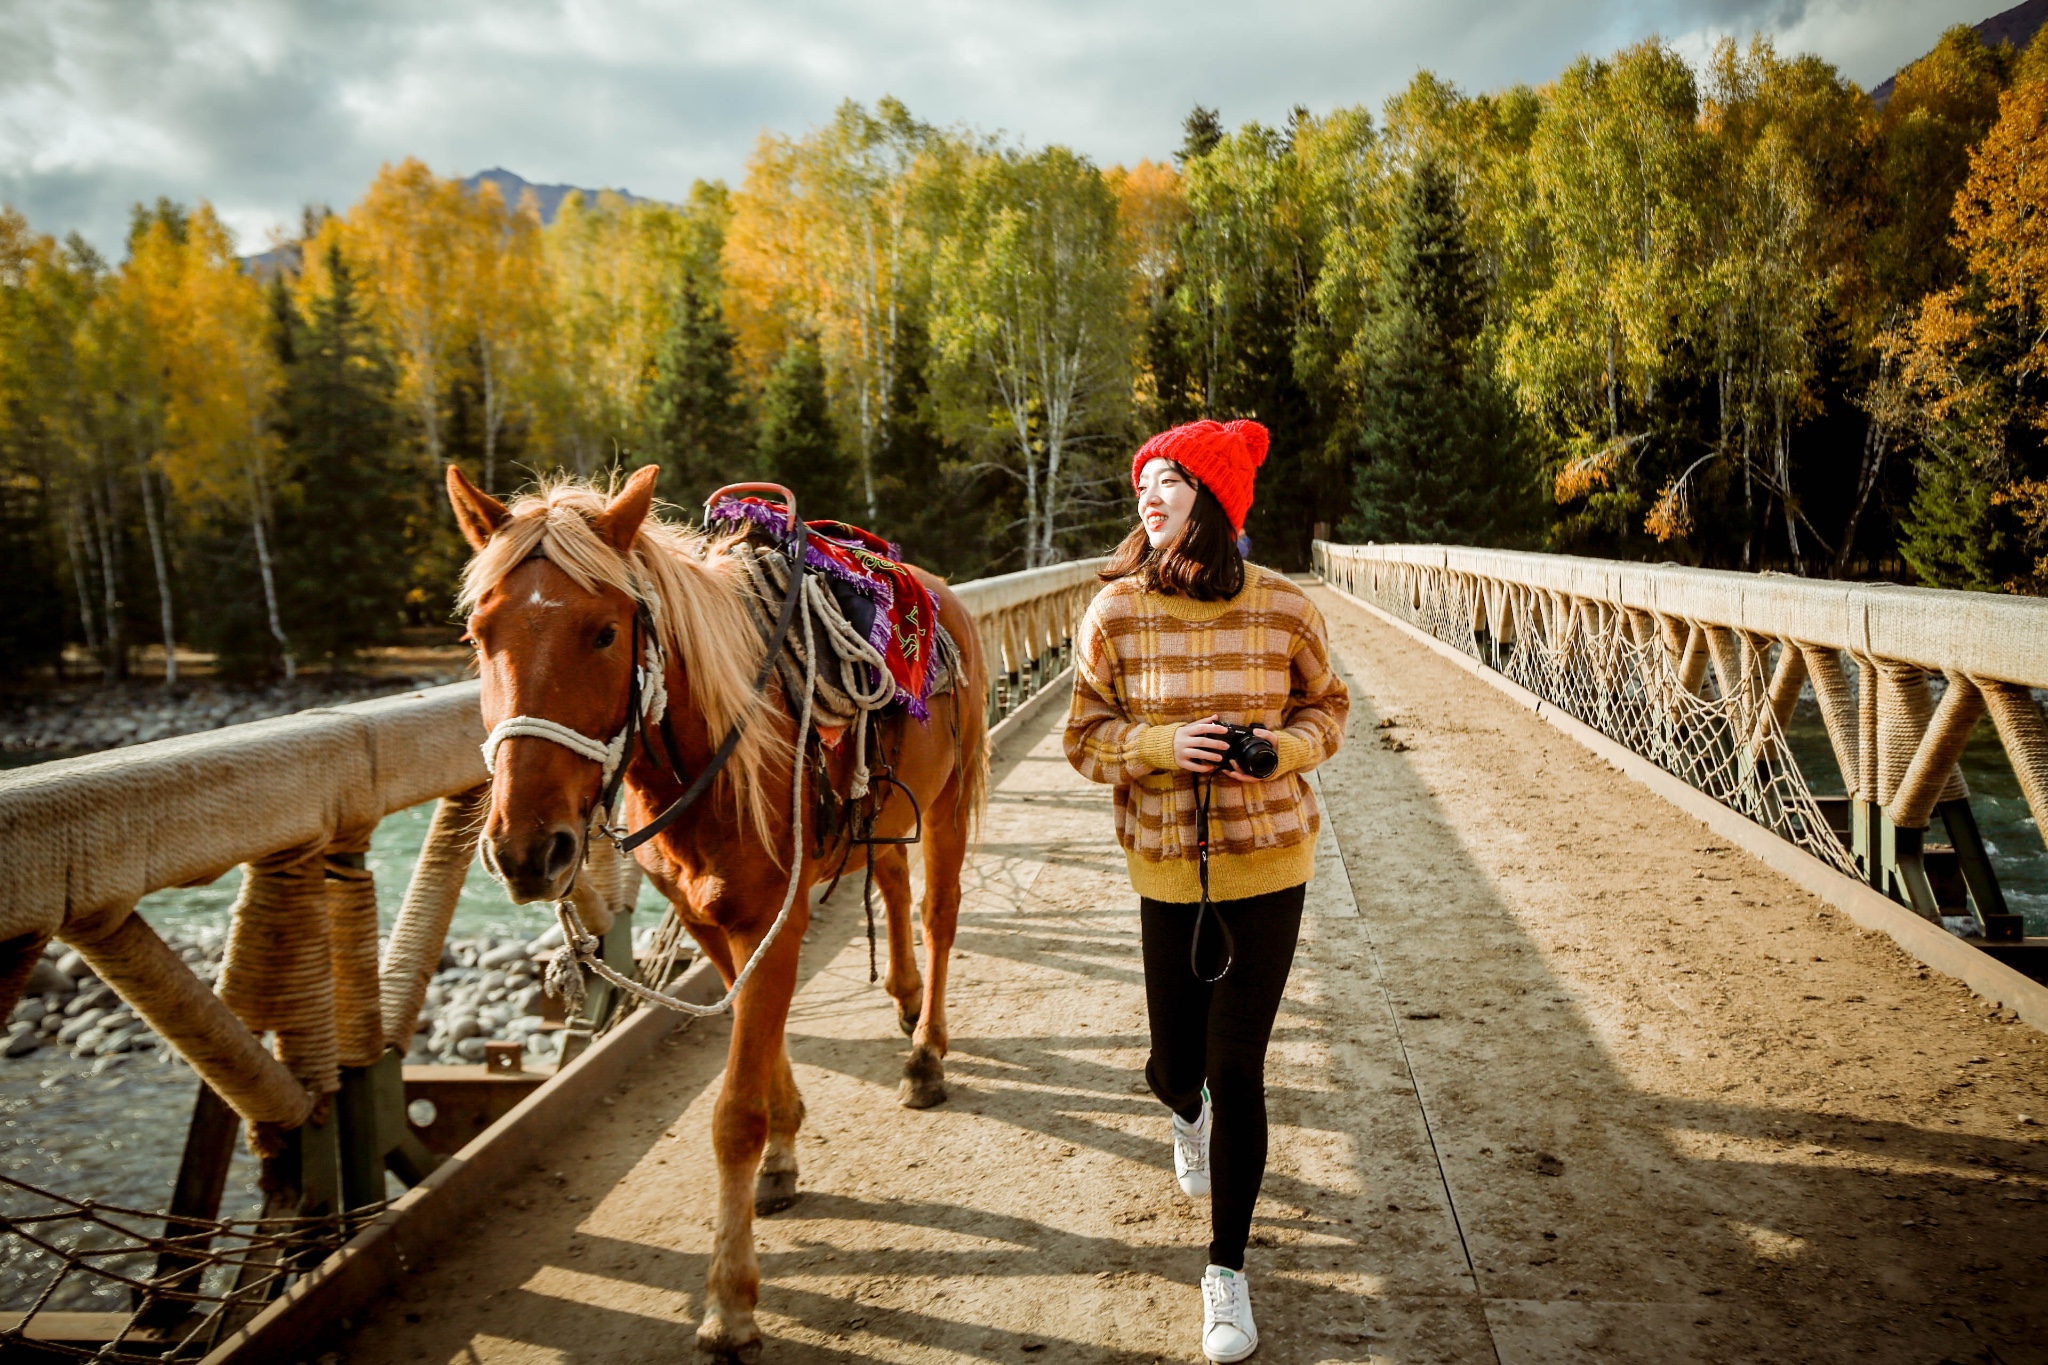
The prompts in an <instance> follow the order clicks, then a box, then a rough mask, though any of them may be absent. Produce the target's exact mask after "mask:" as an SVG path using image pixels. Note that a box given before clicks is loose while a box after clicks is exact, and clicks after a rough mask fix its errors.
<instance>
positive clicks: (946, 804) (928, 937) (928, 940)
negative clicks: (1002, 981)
mask: <svg viewBox="0 0 2048 1365" xmlns="http://www.w3.org/2000/svg"><path fill="white" fill-rule="evenodd" d="M959 788H960V778H959V776H958V775H957V774H956V775H955V776H954V778H953V780H952V781H950V782H948V783H947V784H946V788H945V790H944V791H942V792H940V793H939V796H938V799H937V800H935V801H933V802H932V803H931V806H930V809H931V811H932V812H933V814H934V816H936V818H929V819H927V820H926V821H925V825H924V952H925V964H924V1008H923V1010H922V1011H921V1017H920V1018H919V1020H918V1024H917V1031H916V1032H915V1033H913V1034H911V1035H910V1044H911V1046H910V1060H909V1061H908V1062H906V1063H904V1066H903V1084H902V1086H901V1087H899V1088H898V1091H897V1097H898V1098H899V1099H900V1100H902V1102H903V1103H904V1105H905V1106H906V1107H908V1108H911V1109H929V1108H931V1107H932V1106H933V1105H935V1104H937V1103H939V1102H940V1101H941V1100H943V1099H945V1098H946V1061H945V1058H946V1047H947V1041H948V1040H947V1037H946V971H947V968H948V967H949V966H950V965H951V963H952V957H953V935H954V933H955V931H956V930H957V929H958V928H959V926H960V869H961V865H962V864H963V863H965V862H966V860H967V826H966V823H965V820H964V812H962V811H960V809H959V804H960V803H959V799H958V798H959Z"/></svg>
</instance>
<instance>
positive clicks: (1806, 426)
mask: <svg viewBox="0 0 2048 1365" xmlns="http://www.w3.org/2000/svg"><path fill="white" fill-rule="evenodd" d="M2044 154H2048V43H2044V41H2043V40H2041V39H2037V40H2036V41H2035V42H2034V43H2033V44H2032V45H2031V46H2029V47H2028V48H2027V49H2026V50H2024V51H2019V52H2016V51H2014V50H2012V49H2011V48H2009V47H1987V46H1985V45H1984V44H1983V43H1982V42H1981V41H1980V40H1979V39H1978V38H1977V37H1976V35H1975V34H1974V33H1973V32H1972V31H1971V30H1969V29H1967V28H1956V29H1953V30H1951V31H1950V32H1949V33H1948V34H1946V35H1945V36H1944V37H1943V38H1942V40H1941V42H1940V43H1939V45H1938V46H1937V47H1936V48H1935V49H1934V50H1933V51H1932V52H1931V53H1929V54H1928V55H1927V56H1926V57H1924V58H1922V59H1921V60H1920V61H1919V62H1917V63H1916V64H1914V65H1913V66H1911V67H1909V68H1907V69H1906V70H1905V71H1903V72H1901V73H1900V74H1899V75H1898V77H1897V79H1896V82H1895V85H1894V88H1893V90H1892V91H1891V93H1890V95H1889V98H1888V99H1887V100H1885V101H1884V102H1883V103H1882V105H1880V104H1878V103H1876V102H1874V101H1873V100H1872V98H1871V97H1870V96H1869V95H1868V94H1866V93H1865V92H1864V91H1862V90H1861V89H1859V88H1858V87H1857V86H1856V85H1854V84H1853V83H1851V82H1849V81H1848V80H1847V79H1845V78H1844V77H1843V76H1842V75H1841V74H1840V73H1839V72H1838V71H1836V70H1835V69H1834V68H1833V67H1831V66H1829V65H1828V64H1826V63H1825V62H1823V61H1821V60H1819V59H1818V58H1814V57H1807V56H1794V55H1788V54H1783V53H1779V52H1777V51H1775V50H1774V49H1773V48H1772V47H1771V46H1770V45H1769V43H1768V42H1766V41H1764V40H1761V39H1759V40H1754V41H1752V42H1750V43H1747V44H1735V43H1728V44H1724V45H1723V46H1721V47H1720V48H1719V49H1718V50H1716V51H1715V52H1713V53H1712V55H1711V57H1710V58H1709V59H1707V60H1705V61H1704V62H1702V63H1700V64H1698V65H1694V64H1690V63H1688V62H1687V61H1686V60H1684V59H1683V58H1681V56H1679V55H1678V54H1677V53H1676V52H1674V51H1673V50H1672V49H1671V48H1669V47H1668V46H1666V45H1663V44H1660V43H1658V42H1655V41H1651V42H1647V43H1644V44H1641V45H1639V46H1636V47H1631V48H1628V49H1626V50H1624V51H1621V52H1618V53H1615V54H1613V55H1612V56H1609V57H1606V58H1599V59H1595V58H1583V59H1581V60H1579V61H1577V62H1576V63H1574V64H1573V65H1572V66H1571V67H1570V68H1569V69H1567V70H1566V71H1564V72H1563V73H1561V74H1560V75H1559V76H1558V77H1557V79H1556V80H1555V81H1553V82H1551V83H1549V84H1547V85H1544V86H1542V87H1540V88H1533V89H1532V88H1527V87H1517V88H1513V89H1508V90H1504V91H1499V92H1495V93H1490V94H1469V93H1464V92H1461V91H1459V90H1457V89H1454V88H1453V87H1451V86H1450V85H1448V84H1446V83H1444V82H1443V81H1441V80H1439V79H1437V78H1435V77H1433V76H1431V75H1430V74H1428V73H1423V74H1420V75H1418V76H1417V77H1416V78H1415V79H1414V81H1413V82H1412V83H1411V84H1410V85H1409V86H1408V87H1407V88H1406V89H1405V90H1403V91H1402V92H1401V93H1399V94H1398V95H1396V96H1394V97H1393V98H1391V99H1389V100H1388V101H1387V102H1386V103H1385V105H1384V106H1383V107H1382V108H1380V109H1377V110H1370V109H1366V108H1363V107H1356V108H1347V109H1337V110H1334V111H1330V112H1327V113H1316V112H1312V111H1310V110H1308V109H1296V110H1295V111H1294V113H1293V115H1292V116H1291V117H1290V118H1289V119H1287V120H1286V122H1285V124H1284V126H1280V127H1267V126H1263V125H1261V124H1257V123H1250V124H1245V125H1244V126H1242V127H1239V128H1237V129H1235V130H1234V131H1232V130H1230V129H1229V128H1228V127H1226V126H1225V124H1224V123H1223V122H1222V121H1221V120H1220V119H1219V117H1218V116H1217V115H1216V114H1215V113H1214V112H1212V111H1210V110H1208V109H1204V108H1197V109H1196V110H1194V111H1193V112H1192V113H1191V114H1190V115H1189V116H1188V118H1187V120H1186V123H1185V136H1184V140H1183V142H1182V144H1181V146H1180V147H1178V148H1177V149H1172V148H1162V149H1161V154H1160V157H1159V159H1158V160H1148V161H1142V162H1139V163H1138V164H1137V165H1134V166H1129V167H1123V166H1114V167H1108V168H1104V167H1100V166H1097V165H1095V164H1093V163H1092V162H1090V161H1089V160H1088V159H1087V158H1086V157H1084V156H1081V155H1079V154H1077V153H1075V152H1073V151H1071V150H1069V149H1067V148H1064V147H1059V146H1047V147H1033V146H1027V145H1021V144H1018V143H1015V142H1012V141H1006V140H1000V139H995V138H991V137H988V136H985V135H982V134H980V133H977V132H975V131H973V130H969V129H964V128H958V127H945V126H938V125H935V124H931V123H927V122H924V121H922V120H921V119H920V118H919V117H917V116H916V115H915V114H913V112H912V111H910V110H908V109H906V108H904V107H903V106H901V105H900V104H898V103H896V102H894V101H892V100H883V101H880V102H879V103H877V104H876V105H874V106H873V107H871V108H870V107H863V106H861V105H858V104H854V103H850V102H849V103H848V104H846V105H844V106H842V107H841V109H840V110H839V112H838V114H837V115H836V116H835V117H834V118H833V119H832V120H831V121H830V122H829V123H828V124H826V125H825V126H823V127H820V128H817V129H815V130H812V131H810V132H807V133H804V134H801V135H784V134H779V133H768V134H764V135H763V136H762V137H761V139H760V141H759V143H758V145H757V147H756V150H755V153H754V155H753V157H752V159H751V161H750V162H749V164H748V166H747V169H746V173H745V175H744V177H743V178H742V180H741V181H740V183H739V184H738V185H737V186H733V187H728V186H726V185H723V184H719V183H704V182H700V183H699V184H697V185H696V186H695V187H694V188H693V189H692V190H691V191H690V193H689V194H688V196H687V197H686V198H685V199H684V200H682V201H681V202H676V203H665V202H655V201H650V200H641V199H629V198H625V197H622V196H620V195H616V194H611V193H600V194H595V195H590V196H579V195H572V196H570V197H569V199H568V200H567V201H566V202H564V203H563V204H562V206H561V207H560V209H559V210H558V211H557V212H556V213H555V214H554V215H553V216H552V218H551V219H549V220H547V221H543V217H542V214H541V212H540V209H539V206H538V205H537V204H536V203H535V201H534V200H533V199H532V198H531V197H527V198H523V199H521V200H519V201H517V202H508V200H507V199H506V197H505V196H503V195H501V194H500V193H499V192H498V190H497V188H496V186H495V185H493V184H490V183H487V182H486V183H477V182H469V183H465V182H462V181H459V180H454V179H446V178H442V177H441V176H438V175H437V174H435V173H434V172H433V171H432V170H430V169H429V168H428V167H426V166H424V165H422V164H420V163H419V162H417V161H405V162H402V163H398V164H392V165H387V166H386V167H385V168H384V169H383V171H382V172H381V173H380V174H379V175H378V176H377V177H376V179H375V180H374V182H373V183H372V184H371V185H370V186H369V187H368V189H367V190H366V191H365V192H364V193H363V195H362V197H361V198H360V199H359V200H358V201H357V202H356V203H354V204H353V205H351V206H349V207H347V208H346V209H345V210H339V211H330V210H329V209H326V208H322V207H315V208H310V209H308V210H307V211H306V213H305V215H304V220H303V223H302V224H301V225H300V227H299V229H298V230H297V232H296V234H295V236H294V237H293V239H292V240H290V241H289V242H285V243H281V244H279V249H277V250H273V251H271V252H268V253H267V254H266V255H264V256H263V257H260V258H255V259H254V260H253V261H252V260H251V259H248V258H245V257H244V255H242V254H239V253H245V252H250V251H258V250H261V249H262V247H263V245H264V244H260V243H237V242H235V241H233V240H232V238H231V236H230V234H229V233H228V232H227V231H226V229H225V228H224V227H223V226H222V224H221V222H220V220H219V219H218V218H217V217H216V215H215V213H214V212H213V210H212V209H211V208H210V207H209V206H208V205H206V204H204V203H199V204H193V205H181V204H176V203H171V202H168V201H159V202H158V203H156V204H154V205H149V206H138V207H137V209H136V210H135V213H134V216H133V223H132V227H131V230H130V232H129V234H128V238H127V241H126V243H125V249H124V253H123V256H122V259H121V260H120V261H119V262H118V263H116V262H113V261H111V260H109V259H107V258H106V257H105V256H104V255H102V254H100V253H98V252H96V251H95V250H94V249H93V248H92V247H91V246H89V245H88V244H87V243H85V242H84V241H83V240H82V239H80V238H78V237H76V236H69V237H63V236H59V235H54V234H55V232H56V231H58V230H61V228H62V225H53V224H32V223H29V222H28V221H26V220H25V219H24V218H23V217H22V216H21V215H19V214H17V213H15V212H13V211H12V210H0V555H4V557H5V562H6V563H7V564H8V566H9V570H10V575H9V577H10V581H9V583H8V585H7V591H6V593H5V594H4V595H0V669H4V670H6V671H7V672H10V673H13V674H16V675H20V674H26V673H37V672H45V671H47V670H49V669H50V668H51V667H53V666H55V665H57V664H58V663H59V661H60V660H64V659H68V660H69V661H70V663H69V667H70V669H71V670H72V671H73V672H76V671H77V670H78V669H79V668H80V667H86V668H89V669H91V670H93V671H95V672H97V673H100V674H104V675H105V676H109V677H119V676H125V675H126V674H127V672H128V671H129V670H130V669H131V667H134V666H136V665H137V661H138V659H139V658H140V657H141V656H142V654H143V652H144V651H145V650H147V651H148V652H149V654H150V655H151V657H159V656H160V653H161V647H164V646H170V645H175V646H177V647H179V648H183V649H186V650H188V651H189V650H193V649H197V650H201V651H205V652H208V653H211V654H213V655H215V656H216V657H217V658H218V659H219V661H220V665H221V667H222V669H223V670H224V671H226V672H229V673H231V674H239V675H242V676H251V677H263V676H273V675H287V676H288V675H291V674H293V673H295V672H297V671H298V670H299V669H301V668H306V667H316V668H318V667H329V666H334V665H337V664H339V665H346V664H347V663H348V661H349V660H350V659H351V658H352V657H354V656H355V655H356V654H358V653H359V652H360V651H362V650H364V649H367V648H370V647H373V646H377V645H379V644H383V643H387V642H390V641H392V640H394V639H396V638H398V637H399V636H400V635H401V634H402V633H403V632H405V630H406V629H407V628H408V627H413V628H421V627H442V626H445V624H446V623H447V621H448V614H449V607H450V602H451V600H452V585H453V581H454V577H455V574H456V572H457V570H458V569H459V566H460V564H461V561H462V557H463V553H464V552H463V547H462V545H461V542H460V540H459V539H458V538H457V536H456V535H455V531H454V527H453V524H452V520H451V518H450V517H449V515H448V512H447V509H446V507H445V505H444V504H443V503H442V502H441V501H440V499H439V494H438V487H439V469H440V467H441V466H442V465H443V464H445V463H447V462H449V461H454V462H458V463H460V464H461V465H462V466H463V467H464V468H465V469H466V470H468V471H469V472H470V473H471V475H472V477H474V478H475V479H476V480H477V481H478V482H479V483H480V484H482V485H483V486H485V487H487V488H489V489H492V490H494V491H497V492H499V493H501V494H509V493H511V492H513V491H516V490H517V489H518V488H519V487H520V486H522V485H525V484H528V483H531V482H532V481H533V480H535V479H536V478H540V477H544V476H547V475H549V474H551V473H553V472H556V471H562V470H566V471H570V472H573V473H577V474H585V475H598V476H602V475H604V474H606V473H607V472H609V471H614V470H628V469H632V468H636V467H638V466H640V465H642V464H645V463H648V462H658V463H660V464H661V465H662V466H663V470H664V473H663V484H662V488H663V494H664V496H665V497H666V498H667V499H668V500H669V501H671V502H672V503H674V504H676V505H677V506H679V507H681V508H685V509H688V508H692V507H694V506H695V505H696V504H697V503H698V502H699V501H700V500H701V499H702V498H703V496H704V495H705V494H706V493H707V492H708V491H710V490H711V489H712V488H715V487H717V486H719V485H721V484H725V483H730V482H735V481H739V480H743V479H774V480H777V481H780V482H782V483H786V484H788V485H790V486H791V487H793V488H794V489H795V490H796V491H797V493H798V495H799V497H800V500H801V505H802V507H803V508H804V510H805V512H806V514H807V515H809V516H813V517H818V516H833V517H838V518H841V519H844V520H848V521H854V522H859V523H862V524H865V525H868V526H870V527H872V528H874V529H876V530H878V531H881V532H883V533H884V534H886V535H888V536H889V537H891V538H892V539H895V540H898V541H900V542H902V543H903V545H904V547H905V549H906V552H907V553H908V554H909V555H910V557H912V558H914V559H916V560H918V561H920V562H922V563H925V564H927V565H930V566H932V567H934V568H936V569H938V570H940V571H942V572H946V573H949V574H952V575H954V576H956V577H976V576H981V575H984V574H989V573H999V572H1004V571H1008V570H1011V569H1018V568H1025V567H1031V566H1035V565H1040V564H1046V563H1051V562H1055V561H1059V560H1063V559H1068V558H1072V557H1075V556H1079V555H1086V554H1093V553H1100V552H1102V550H1103V549H1104V548H1106V546H1107V545H1108V544H1110V543H1111V542H1112V541H1113V540H1114V539H1115V538H1116V537H1117V535H1118V534H1119V533H1120V531H1121V530H1122V529H1123V526H1124V524H1125V523H1126V521H1127V519H1128V517H1129V486H1128V481H1127V470H1128V459H1129V452H1130V450H1131V449H1132V447H1133V445H1134V444H1135V443H1136V442H1137V441H1139V440H1141V439H1142V438H1143V436H1144V435H1145V434H1146V433H1147V432H1149V431H1152V430H1156V429H1158V428H1160V427H1162V426H1165V425H1168V424H1171V423H1175V422H1180V421H1185V420H1189V419H1192V418H1194V417H1199V416H1213V417H1217V418H1229V417H1240V416H1247V417H1256V418H1258V419H1259V420H1260V421H1262V422H1264V423H1265V424H1266V425H1267V426H1268V427H1269V428H1270V429H1271V431H1272V434H1273V443H1272V453H1271V455H1270V457H1269V460H1268V463H1267V465H1266V467H1265V469H1264V470H1263V471H1262V473H1261V476H1260V481H1259V501H1258V505H1257V506H1256V508H1255V509H1254V512H1253V515H1252V518H1251V521H1250V524H1249V526H1248V531H1249V534H1250V536H1251V538H1252V543H1253V553H1254V557H1256V558H1258V559H1260V560H1261V561H1262V562H1266V563H1269V564H1273V565H1276V566H1280V567H1285V568H1300V567H1304V566H1305V564H1306V561H1307V555H1308V546H1309V542H1310V540H1311V538H1312V537H1313V536H1314V535H1316V534H1318V533H1321V534H1327V535H1332V536H1334V537H1336V538H1340V539H1352V540H1366V539H1371V540H1378V541H1444V542H1457V543H1466V544H1484V545H1500V546H1514V547H1523V548H1533V549H1550V550H1556V551H1563V552H1569V553H1579V554H1595V555H1608V556H1619V557H1624V558H1641V559H1653V560H1672V561H1678V562H1683V563H1691V564H1701V565H1708V566H1715V567H1724V568H1737V569H1750V570H1763V569H1771V570H1778V571H1783V572H1788V573H1795V574H1805V575H1815V576H1834V577H1855V578H1882V579H1890V580H1894V581H1899V582H1908V583H1921V584H1930V585H1936V586H1943V587H1953V588H1967V589H1977V590H1984V591H2003V592H2026V593H2038V592H2042V591H2044V590H2048V444H2044V441H2048V322H2044V320H2048V215H2044V213H2043V210H2044V208H2048V155H2044Z"/></svg>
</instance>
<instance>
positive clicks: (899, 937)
mask: <svg viewBox="0 0 2048 1365" xmlns="http://www.w3.org/2000/svg"><path fill="white" fill-rule="evenodd" d="M871 856H872V857H873V858H874V860H875V885H876V886H878V887H880V888H881V892H882V904H883V906H884V907H885V908H886V909H887V911H888V922H889V972H888V975H886V976H884V977H883V978H882V988H883V989H884V990H886V991H888V992H889V995H890V998H892V999H893V1000H895V1002H896V1024H897V1027H899V1028H901V1029H902V1030H903V1031H904V1032H905V1033H906V1034H908V1033H913V1032H915V1031H916V1029H917V1016H918V997H919V996H920V995H922V994H923V992H924V982H923V980H922V979H920V978H919V976H918V974H917V950H916V949H915V948H914V947H912V946H911V942H910V855H909V854H908V853H905V852H904V851H903V845H902V844H876V845H875V846H874V850H873V853H872V855H871Z"/></svg>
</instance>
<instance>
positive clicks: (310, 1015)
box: [220, 841, 341, 1095]
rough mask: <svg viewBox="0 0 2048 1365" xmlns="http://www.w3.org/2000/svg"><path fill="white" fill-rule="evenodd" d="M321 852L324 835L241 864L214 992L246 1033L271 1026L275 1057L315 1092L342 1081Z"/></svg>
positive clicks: (331, 1088)
mask: <svg viewBox="0 0 2048 1365" xmlns="http://www.w3.org/2000/svg"><path fill="white" fill-rule="evenodd" d="M326 851H327V849H326V844H325V843H324V841H323V842H322V843H321V844H318V845H315V846H313V847H311V848H298V849H287V850H285V851H284V852H282V853H273V854H271V855H270V856H269V857H267V858H259V859H257V860H256V861H254V862H252V863H249V864H247V865H246V866H245V867H244V868H243V875H242V891H241V894H240V895H239V896H237V897H236V898H235V909H234V916H235V918H234V925H233V927H232V928H231V929H230V930H229V932H228V952H227V960H226V961H225V962H224V963H222V965H221V971H220V998H221V999H222V1000H224V1001H226V1002H227V1006H228V1008H229V1009H231V1010H233V1011H234V1012H235V1014H236V1016H237V1017H238V1018H240V1019H241V1021H242V1022H243V1023H245V1024H247V1025H248V1026H249V1028H250V1030H251V1031H252V1032H256V1033H262V1032H264V1031H266V1030H274V1031H275V1032H276V1034H277V1057H278V1060H279V1061H281V1062H283V1063H284V1064H285V1067H286V1069H287V1070H289V1071H290V1072H291V1073H292V1074H293V1075H294V1076H297V1077H298V1078H299V1080H300V1081H301V1082H303V1083H304V1084H305V1085H306V1087H307V1088H308V1089H310V1090H312V1091H313V1092H314V1093H315V1094H319V1095H331V1094H333V1093H334V1092H335V1091H336V1090H339V1089H340V1088H341V1057H340V1053H339V1051H338V1048H337V1044H336V1039H335V1031H334V966H333V961H332V950H331V949H330V947H329V942H328V932H327V859H326V856H325V855H326Z"/></svg>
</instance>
